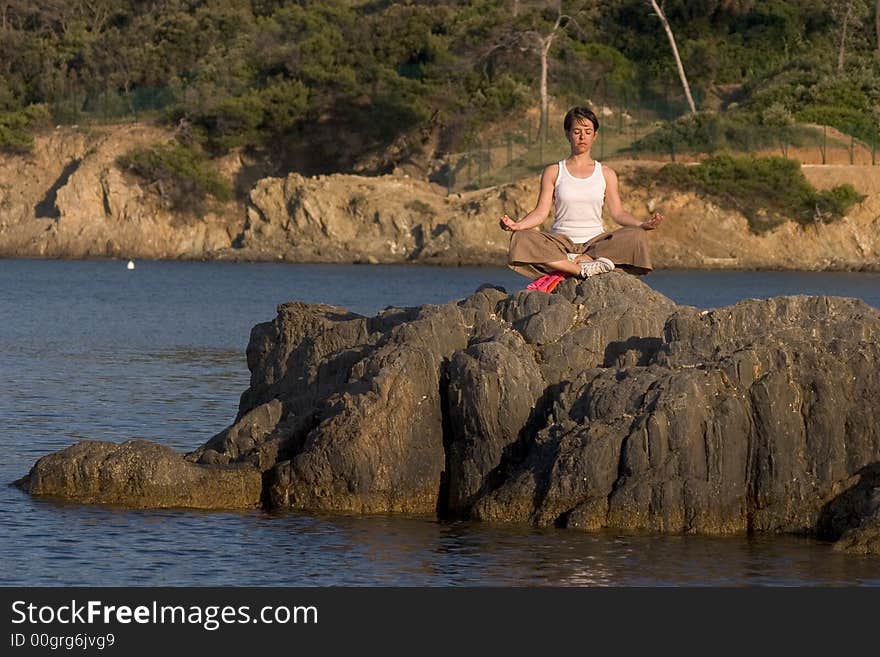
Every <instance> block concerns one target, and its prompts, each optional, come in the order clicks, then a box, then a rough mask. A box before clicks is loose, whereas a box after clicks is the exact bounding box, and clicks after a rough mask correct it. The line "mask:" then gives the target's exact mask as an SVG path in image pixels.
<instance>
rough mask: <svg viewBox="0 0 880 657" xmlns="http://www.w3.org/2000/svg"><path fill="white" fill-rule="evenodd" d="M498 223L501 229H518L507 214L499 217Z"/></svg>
mask: <svg viewBox="0 0 880 657" xmlns="http://www.w3.org/2000/svg"><path fill="white" fill-rule="evenodd" d="M500 225H501V230H510V231H514V230H519V228H517V227H516V222H515V221H514V220H513V219H511V218H510V217H508V216H507V215H504V216H503V217H501V221H500Z"/></svg>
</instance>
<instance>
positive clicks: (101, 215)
mask: <svg viewBox="0 0 880 657" xmlns="http://www.w3.org/2000/svg"><path fill="white" fill-rule="evenodd" d="M169 137H170V135H169V134H168V133H166V132H163V131H162V130H160V129H158V128H155V127H150V126H144V125H128V126H113V127H107V128H92V129H89V130H88V131H79V130H74V129H59V130H56V131H53V132H51V133H49V134H48V135H44V136H42V137H39V138H38V139H37V144H36V148H35V151H34V153H33V154H32V155H29V156H25V157H0V256H6V257H14V256H30V257H62V258H82V257H108V256H110V257H124V258H128V257H132V258H189V259H232V260H286V261H292V262H339V263H347V262H373V263H399V262H418V263H432V264H447V265H459V264H493V265H502V264H504V263H505V256H506V252H507V244H508V240H509V234H508V233H505V232H503V231H501V230H500V228H499V226H498V219H499V217H500V216H501V215H502V214H503V213H505V212H506V213H508V214H510V215H511V216H513V217H521V216H522V215H523V214H525V213H526V212H528V210H530V209H531V208H532V207H533V205H534V202H535V199H536V198H537V193H538V176H534V177H533V178H530V179H527V180H523V181H519V182H515V183H510V184H507V185H503V186H498V187H491V188H487V189H483V190H477V191H473V192H466V193H462V194H447V192H446V190H445V189H444V188H442V187H438V186H436V185H431V184H429V183H427V182H424V181H420V180H416V179H414V178H409V177H406V176H381V177H364V176H353V175H341V174H340V175H331V176H318V177H312V178H305V177H303V176H301V175H298V174H290V175H288V176H287V177H286V178H272V177H270V178H263V179H260V180H258V181H257V182H256V183H255V184H254V185H253V186H252V187H251V188H250V192H249V193H248V195H247V198H245V199H242V200H241V201H239V202H230V203H227V204H224V205H220V204H213V206H212V211H211V212H208V213H206V214H204V215H203V216H200V217H184V216H181V215H179V214H175V213H173V212H171V211H170V210H168V209H167V207H166V204H165V203H164V202H163V199H162V198H161V196H160V194H159V192H158V191H157V190H155V189H151V188H149V187H146V186H144V185H143V183H141V182H139V181H138V180H137V179H135V178H133V177H131V176H128V175H125V174H124V173H123V172H122V171H120V170H119V168H118V167H117V166H116V164H115V162H116V159H117V157H118V156H119V155H121V154H123V153H125V152H126V151H128V150H130V149H131V148H132V147H134V146H137V145H141V144H150V143H157V142H162V141H165V140H167V139H168V138H169ZM233 159H234V158H233ZM227 164H229V163H227ZM234 164H235V163H234V162H233V163H232V164H230V165H229V166H226V167H225V173H226V174H227V175H235V173H236V167H235V165H234ZM612 166H614V167H615V168H616V169H617V170H618V171H619V173H620V174H621V178H622V187H623V190H622V194H623V197H624V203H625V205H627V207H628V208H629V209H630V210H631V211H632V212H633V213H634V214H635V215H636V216H648V214H649V211H651V210H653V209H654V208H657V209H660V210H662V211H663V212H664V214H665V215H666V217H667V221H666V222H665V223H664V224H663V226H662V228H661V229H660V230H658V231H655V232H654V233H652V234H651V242H652V250H653V254H654V260H655V266H656V267H658V268H698V269H804V270H822V269H843V270H872V271H880V167H870V166H855V167H850V166H840V165H836V166H821V167H820V166H812V167H805V168H804V172H805V174H806V175H807V177H808V179H809V180H810V182H811V183H813V185H815V186H816V187H818V188H828V187H832V186H834V185H837V184H840V183H843V182H849V183H851V184H853V185H854V186H855V187H856V188H857V189H858V190H859V191H860V192H861V193H863V194H866V198H865V200H864V201H863V202H862V203H860V204H859V205H857V206H856V207H854V208H853V209H852V211H851V212H850V214H849V216H848V217H846V218H844V219H843V220H841V221H839V222H836V223H834V224H818V225H815V226H809V227H806V228H804V227H801V226H799V225H796V224H794V223H793V222H789V223H786V224H784V225H782V226H780V227H779V228H777V229H775V230H774V231H771V232H769V233H767V234H764V235H754V234H752V233H750V232H749V229H748V223H747V221H746V218H745V217H744V216H743V215H742V214H740V213H739V212H736V211H731V210H729V209H726V208H722V207H719V206H718V205H716V204H714V203H712V202H711V201H709V200H706V199H704V198H701V197H699V196H698V195H696V194H692V193H682V192H680V191H677V190H671V189H663V188H659V187H656V186H654V185H653V184H652V177H653V176H652V171H654V170H656V169H657V168H658V167H660V166H662V164H661V163H646V162H614V163H612ZM547 225H548V226H549V222H548V224H547Z"/></svg>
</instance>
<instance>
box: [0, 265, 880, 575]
mask: <svg viewBox="0 0 880 657" xmlns="http://www.w3.org/2000/svg"><path fill="white" fill-rule="evenodd" d="M645 280H646V282H648V283H649V284H651V285H652V286H654V287H655V288H656V289H658V290H659V291H661V292H663V293H664V294H666V295H667V296H670V297H671V298H673V299H675V300H676V301H678V302H679V303H686V304H690V305H695V306H701V307H712V306H719V305H726V304H729V303H733V302H736V301H738V300H740V299H742V298H746V297H766V296H773V295H777V294H837V295H843V296H856V297H860V298H862V299H864V300H866V301H867V302H868V303H870V304H872V305H874V306H877V307H880V275H878V274H836V273H835V274H816V273H768V272H762V273H755V272H656V273H654V274H652V275H651V276H649V277H648V278H647V279H645ZM482 283H493V284H498V285H502V286H504V287H506V288H507V289H508V290H509V291H512V290H516V289H519V288H521V287H523V285H524V283H525V279H522V278H520V277H518V276H517V275H515V274H513V273H511V272H509V271H507V270H505V269H497V268H458V269H452V268H433V267H386V266H324V265H287V264H232V263H190V262H141V263H138V266H137V269H136V270H134V271H127V270H126V269H125V263H124V262H119V261H76V262H65V261H30V260H0V448H2V450H3V458H2V459H0V481H2V482H3V483H7V482H11V481H13V480H15V479H17V478H19V477H21V476H22V475H24V474H25V473H26V472H27V471H28V470H29V468H30V467H31V465H32V464H33V462H34V461H35V460H36V459H37V458H39V457H40V456H42V455H44V454H46V453H48V452H50V451H54V450H57V449H61V448H63V447H66V446H68V445H70V444H72V443H74V442H76V441H79V440H83V439H87V438H88V439H99V440H114V441H122V440H127V439H129V438H132V437H143V438H148V439H150V440H155V441H157V442H160V443H163V444H166V445H169V446H171V447H173V448H175V449H178V450H181V451H188V450H191V449H193V448H194V447H196V446H197V445H199V444H201V443H202V442H204V441H205V440H207V439H208V438H209V437H211V436H212V435H213V434H214V433H216V432H217V431H219V430H220V429H222V428H223V427H225V426H226V425H227V424H228V423H229V422H230V421H231V420H232V419H233V418H234V416H235V412H236V409H237V405H238V397H239V395H240V394H241V392H242V391H243V390H244V389H245V388H246V387H247V384H248V378H249V374H248V371H247V367H246V365H245V357H244V350H245V347H246V345H247V340H248V335H249V331H250V328H251V326H252V325H253V324H255V323H257V322H261V321H266V320H269V319H271V318H272V317H274V314H275V307H276V305H277V304H279V303H283V302H285V301H288V300H292V299H299V300H304V301H320V302H324V303H330V304H336V305H342V306H346V307H348V308H350V309H352V310H354V311H357V312H361V313H365V314H372V313H374V312H376V311H377V310H379V309H381V308H383V307H385V306H388V305H398V306H403V305H419V304H423V303H443V302H446V301H450V300H452V299H457V298H460V297H463V296H466V295H467V294H469V293H471V292H472V291H473V290H474V289H476V288H477V287H478V286H479V285H480V284H482ZM0 496H2V501H0V563H2V565H3V566H2V568H0V585H34V586H35V585H171V586H187V585H241V586H245V585H257V586H269V585H286V586H295V585H303V586H306V585H371V584H374V585H380V584H381V585H459V584H469V585H587V584H602V585H679V584H688V585H747V584H772V585H783V584H785V585H788V584H809V585H842V584H867V585H874V586H876V585H880V558H876V557H856V556H846V555H838V554H835V553H834V552H832V551H831V549H830V546H829V545H827V544H824V543H821V542H818V541H814V540H810V539H803V538H793V537H757V538H749V537H732V538H704V537H693V536H658V535H650V534H619V533H611V532H604V533H595V534H582V533H577V532H566V531H562V530H536V529H531V528H527V527H510V526H493V525H486V524H478V523H466V522H456V523H441V522H438V521H436V520H435V519H434V518H431V517H389V516H380V517H356V516H341V515H340V516H316V515H302V514H292V513H287V514H278V515H270V514H266V513H262V512H258V511H254V512H250V513H204V512H192V511H183V510H174V511H130V510H121V509H113V508H104V507H90V506H81V505H75V504H60V503H56V502H48V501H44V500H38V499H32V498H30V497H29V496H27V495H25V494H23V493H21V492H20V491H19V490H18V489H15V488H12V487H9V486H0Z"/></svg>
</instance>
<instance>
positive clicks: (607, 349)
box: [30, 272, 880, 552]
mask: <svg viewBox="0 0 880 657" xmlns="http://www.w3.org/2000/svg"><path fill="white" fill-rule="evenodd" d="M878 338H880V312H878V311H877V310H876V309H874V308H871V307H870V306H867V305H866V304H864V303H862V302H860V301H856V300H853V299H842V298H830V297H779V298H775V299H769V300H766V301H756V300H749V301H743V302H741V303H739V304H736V305H734V306H731V307H728V308H721V309H717V310H711V311H703V312H700V311H698V310H696V309H693V308H688V307H680V306H676V305H675V304H673V303H672V302H671V301H670V300H669V299H667V298H665V297H663V296H662V295H660V294H658V293H656V292H654V291H653V290H652V289H651V288H649V287H647V286H646V285H644V284H643V283H641V282H640V281H639V280H637V279H636V278H633V277H631V276H628V275H626V274H622V273H618V272H613V273H611V274H608V275H604V276H599V277H596V278H593V279H590V280H587V281H577V280H569V281H566V282H565V283H563V284H562V285H561V286H560V287H559V288H558V289H557V291H556V292H555V293H554V294H552V295H547V294H544V293H541V292H530V291H521V292H518V293H517V294H515V295H513V296H508V295H507V294H506V293H505V292H504V291H503V290H499V289H495V288H491V287H486V288H482V289H480V290H478V291H477V292H476V293H475V294H474V295H472V296H470V297H469V298H467V299H465V300H463V301H461V302H458V303H450V304H446V305H444V306H424V307H422V308H419V309H388V310H386V311H384V312H382V313H380V314H379V315H377V316H376V317H373V318H366V317H361V316H359V315H354V314H352V313H349V312H347V311H345V310H343V309H340V308H332V307H329V306H321V305H307V304H301V303H290V304H285V305H283V306H281V307H280V308H279V311H278V316H277V317H276V318H275V320H273V321H272V322H268V323H266V324H260V325H258V326H256V327H255V328H254V330H253V332H252V335H251V342H250V345H249V347H248V365H249V367H250V369H251V373H252V378H251V386H250V388H249V389H248V390H247V391H246V392H245V393H244V395H243V396H242V400H241V405H240V409H239V413H238V418H237V420H236V422H235V423H234V424H233V425H232V426H231V427H229V428H228V429H226V430H225V431H223V432H221V433H220V434H218V435H217V436H215V437H214V438H212V439H211V440H210V441H208V442H207V443H206V444H205V445H204V446H203V447H202V448H200V449H199V450H197V451H196V452H194V453H192V454H190V455H188V456H187V457H186V461H184V460H183V459H182V458H181V459H180V460H181V461H182V462H184V463H187V465H189V466H191V467H201V468H204V467H207V466H212V467H214V468H221V469H219V470H217V472H219V473H224V472H257V473H260V472H261V473H262V476H263V489H262V495H263V497H262V499H263V503H264V505H266V506H269V507H284V508H294V509H304V510H338V511H349V512H351V511H353V512H388V511H407V512H435V511H436V512H437V513H439V514H441V515H444V516H459V517H469V518H474V519H484V520H494V521H506V522H528V523H533V524H538V525H555V526H560V527H570V528H579V529H596V528H601V527H612V528H620V529H651V530H657V531H671V532H703V533H713V534H719V533H733V532H747V531H771V532H795V533H808V534H813V535H817V536H820V537H824V538H827V539H830V540H838V539H840V543H839V546H840V548H841V549H844V548H845V549H849V550H850V551H862V552H871V551H873V552H877V551H878V544H880V541H878V527H880V475H878V469H880V404H877V403H876V394H875V393H876V390H878V389H880V340H878ZM71 449H74V450H75V449H77V448H71ZM63 455H64V453H63V452H62V453H61V454H59V455H55V456H53V457H47V458H57V459H60V460H61V461H62V462H63V461H64V459H65V458H68V457H65V456H63ZM43 461H45V459H44V460H43ZM43 461H41V462H40V463H38V464H37V466H36V467H35V469H34V471H33V472H32V473H31V475H30V479H31V481H43V480H44V479H46V475H44V474H43V473H42V469H41V468H43V469H44V467H43V466H41V464H42V463H43ZM60 467H61V466H56V468H55V469H56V470H58V471H64V470H63V468H61V469H60V470H59V468H60ZM235 467H238V468H242V470H240V471H239V470H230V469H229V468H235ZM105 469H106V468H105ZM68 470H70V471H69V473H68V475H67V479H66V480H64V481H63V482H62V483H59V484H56V485H55V486H54V488H53V489H52V490H51V492H52V494H67V495H70V496H72V497H77V498H78V499H87V498H89V496H90V495H91V496H92V498H93V499H94V500H95V501H104V500H102V499H99V497H98V496H95V495H93V494H92V493H87V494H83V493H81V492H79V491H80V489H82V490H84V491H89V490H91V489H92V488H93V487H94V484H93V483H92V482H91V481H90V480H89V477H90V476H91V475H86V476H85V477H83V476H81V475H80V474H78V473H79V472H80V471H81V470H77V469H76V468H72V467H71V468H68ZM65 472H66V471H65ZM30 490H31V491H32V492H35V493H43V492H47V489H41V488H34V486H33V485H31V487H30ZM132 492H133V493H137V494H140V491H136V490H134V489H132ZM118 501H123V502H124V500H118ZM131 503H135V504H137V500H134V499H133V500H132V501H131ZM218 506H219V504H218Z"/></svg>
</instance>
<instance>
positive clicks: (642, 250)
mask: <svg viewBox="0 0 880 657" xmlns="http://www.w3.org/2000/svg"><path fill="white" fill-rule="evenodd" d="M563 127H564V128H565V136H566V137H567V138H568V143H569V144H570V145H571V155H569V156H568V158H566V159H565V160H561V161H560V162H558V163H556V164H551V165H549V166H548V167H547V168H546V169H544V173H543V175H542V176H541V191H540V193H539V195H538V203H537V205H536V206H535V209H534V210H532V211H531V212H529V213H528V214H527V215H526V216H525V217H523V218H522V219H520V220H519V221H514V220H513V219H511V218H510V217H509V216H507V215H504V216H503V217H502V218H501V227H502V228H504V229H505V230H510V231H513V235H511V236H510V250H509V252H508V256H507V263H508V265H509V266H510V268H511V269H513V270H514V271H516V272H518V273H520V274H522V275H524V276H528V277H529V278H539V277H541V276H543V275H545V274H551V273H554V272H556V273H561V274H568V275H574V276H581V277H583V278H588V277H590V276H595V275H596V274H604V273H606V272H609V271H611V270H613V269H615V268H619V269H622V270H624V271H627V272H629V273H632V274H637V275H641V274H647V273H648V272H649V271H651V269H652V267H651V257H650V254H649V253H648V242H647V238H646V233H645V231H648V230H654V229H655V228H657V226H659V225H660V222H661V221H663V215H661V214H660V213H659V212H655V213H654V215H653V216H652V217H651V218H650V219H648V220H647V221H639V220H638V219H636V218H635V217H634V216H632V215H631V214H630V213H629V212H627V211H626V210H625V209H624V207H623V205H622V204H621V202H620V193H619V189H618V183H617V174H616V173H615V172H614V170H613V169H611V168H609V167H604V166H602V165H601V164H600V163H599V162H597V161H595V160H594V159H593V157H592V156H591V155H590V149H591V148H592V146H593V142H594V141H595V139H596V133H597V132H598V131H599V120H598V119H597V118H596V115H595V114H594V113H593V112H592V111H591V110H589V109H587V108H586V107H573V108H572V109H570V110H569V111H568V113H567V114H566V115H565V120H564V121H563ZM605 203H607V204H608V211H609V213H610V214H611V217H612V218H613V219H614V221H616V222H617V223H618V224H620V225H621V226H622V228H619V229H617V230H614V231H610V232H605V228H604V227H603V226H602V206H603V205H604V204H605ZM551 205H555V207H556V214H555V219H554V221H553V228H552V229H551V231H552V232H549V233H544V232H539V231H537V230H530V229H532V228H536V227H537V226H540V225H541V224H542V223H544V220H545V219H546V218H547V215H548V214H549V213H550V207H551Z"/></svg>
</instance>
